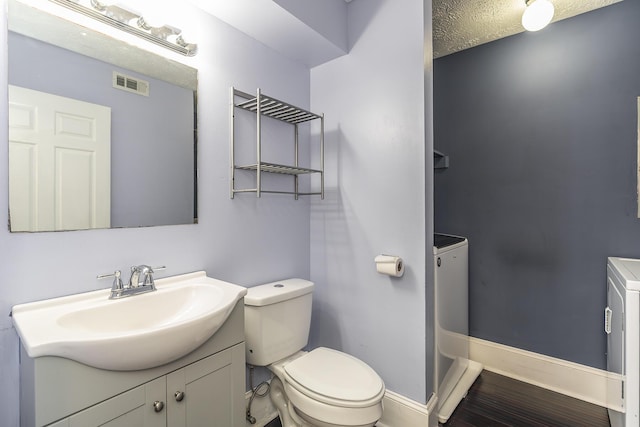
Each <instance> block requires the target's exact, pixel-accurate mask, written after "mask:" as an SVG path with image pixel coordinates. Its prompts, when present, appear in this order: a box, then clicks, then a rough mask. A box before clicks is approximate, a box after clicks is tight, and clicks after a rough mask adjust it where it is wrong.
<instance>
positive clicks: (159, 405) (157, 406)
mask: <svg viewBox="0 0 640 427" xmlns="http://www.w3.org/2000/svg"><path fill="white" fill-rule="evenodd" d="M163 409H164V402H161V401H160V400H156V401H155V402H153V410H154V411H156V412H162V410H163Z"/></svg>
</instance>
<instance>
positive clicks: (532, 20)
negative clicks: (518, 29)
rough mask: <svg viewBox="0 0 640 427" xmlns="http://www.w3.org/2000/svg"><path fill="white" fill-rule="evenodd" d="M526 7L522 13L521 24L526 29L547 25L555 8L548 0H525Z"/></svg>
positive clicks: (537, 28) (535, 28) (531, 29)
mask: <svg viewBox="0 0 640 427" xmlns="http://www.w3.org/2000/svg"><path fill="white" fill-rule="evenodd" d="M525 1H526V4H527V8H526V9H525V10H524V13H523V14H522V26H523V27H524V28H525V30H527V31H538V30H541V29H543V28H544V27H546V26H547V25H549V23H550V22H551V20H552V19H553V13H554V12H555V9H554V7H553V3H551V2H550V1H549V0H525Z"/></svg>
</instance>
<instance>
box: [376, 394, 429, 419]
mask: <svg viewBox="0 0 640 427" xmlns="http://www.w3.org/2000/svg"><path fill="white" fill-rule="evenodd" d="M437 402H438V398H437V397H436V395H435V394H434V395H432V396H431V399H429V402H427V404H426V405H425V404H422V403H418V402H415V401H413V400H411V399H408V398H406V397H404V396H402V395H400V394H398V393H394V392H392V391H390V390H387V391H386V392H385V394H384V398H383V399H382V403H383V405H384V413H383V414H382V419H381V420H380V421H378V423H377V424H376V426H377V427H425V426H428V427H437V426H438V415H437V414H436V404H437Z"/></svg>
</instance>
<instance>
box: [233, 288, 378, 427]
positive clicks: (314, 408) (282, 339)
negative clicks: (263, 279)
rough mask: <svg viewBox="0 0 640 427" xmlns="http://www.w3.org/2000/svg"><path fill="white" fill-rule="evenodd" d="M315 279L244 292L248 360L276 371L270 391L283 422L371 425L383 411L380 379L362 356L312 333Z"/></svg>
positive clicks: (319, 426) (318, 426)
mask: <svg viewBox="0 0 640 427" xmlns="http://www.w3.org/2000/svg"><path fill="white" fill-rule="evenodd" d="M312 291H313V283H312V282H309V281H307V280H302V279H287V280H282V281H279V282H273V283H267V284H265V285H260V286H255V287H253V288H249V289H248V292H247V295H246V296H245V297H244V305H245V336H246V349H247V351H246V353H247V363H248V364H250V365H254V366H267V367H268V368H269V369H270V370H271V372H273V374H274V375H275V377H274V378H273V379H272V380H271V392H270V397H271V400H272V401H273V403H274V405H275V406H276V408H277V409H278V414H279V415H280V420H281V422H282V425H283V427H301V426H314V427H337V426H345V427H347V426H348V427H371V426H374V425H375V423H376V422H377V421H378V420H379V419H380V417H381V416H382V397H383V396H384V391H385V388H384V383H383V382H382V379H381V378H380V377H379V376H378V374H376V372H375V371H374V370H373V369H371V367H369V366H368V365H367V364H365V363H364V362H362V361H361V360H359V359H357V358H355V357H353V356H350V355H348V354H345V353H342V352H339V351H336V350H331V349H328V348H324V347H319V348H316V349H315V350H312V351H310V352H305V351H301V350H302V348H304V347H305V346H306V345H307V341H308V339H309V326H310V323H311V299H312V294H311V293H312Z"/></svg>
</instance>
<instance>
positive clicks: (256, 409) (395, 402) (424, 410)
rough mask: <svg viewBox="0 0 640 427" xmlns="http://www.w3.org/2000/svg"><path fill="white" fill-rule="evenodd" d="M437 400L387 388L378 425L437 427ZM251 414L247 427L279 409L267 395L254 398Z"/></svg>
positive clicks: (260, 426)
mask: <svg viewBox="0 0 640 427" xmlns="http://www.w3.org/2000/svg"><path fill="white" fill-rule="evenodd" d="M249 399H251V392H250V391H248V392H247V393H246V394H245V407H246V405H248V404H249ZM437 400H438V399H437V397H436V396H435V395H433V396H431V399H429V402H428V403H427V404H426V405H423V404H421V403H418V402H415V401H413V400H411V399H408V398H406V397H404V396H401V395H399V394H398V393H394V392H392V391H390V390H387V391H386V392H385V395H384V398H383V400H382V402H383V405H384V413H383V415H382V419H381V420H380V421H379V422H378V423H377V427H427V426H428V427H437V426H438V416H437V414H436V411H435V410H436V403H437ZM251 415H252V416H254V417H255V418H256V423H255V424H251V423H249V421H246V426H247V427H264V426H265V425H267V424H268V423H269V422H270V421H272V420H273V419H275V418H276V417H277V416H278V411H277V410H276V408H275V407H274V406H273V403H271V399H270V398H269V396H268V395H267V396H265V397H262V398H260V397H256V398H254V399H253V403H252V404H251Z"/></svg>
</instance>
